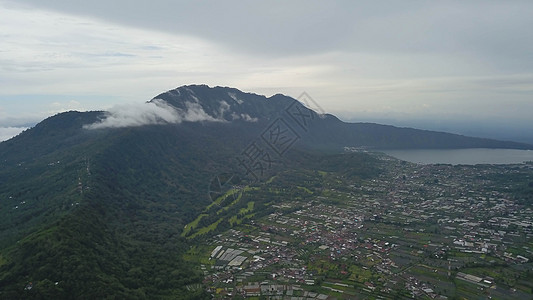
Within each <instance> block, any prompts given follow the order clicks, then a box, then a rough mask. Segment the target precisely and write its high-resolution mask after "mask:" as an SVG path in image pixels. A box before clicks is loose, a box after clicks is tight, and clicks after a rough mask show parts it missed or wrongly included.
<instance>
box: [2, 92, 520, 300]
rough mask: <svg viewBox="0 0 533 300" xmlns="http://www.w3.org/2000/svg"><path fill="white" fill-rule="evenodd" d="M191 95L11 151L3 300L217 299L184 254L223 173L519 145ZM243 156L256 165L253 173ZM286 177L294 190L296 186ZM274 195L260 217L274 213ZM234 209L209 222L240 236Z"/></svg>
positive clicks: (46, 123) (87, 121)
mask: <svg viewBox="0 0 533 300" xmlns="http://www.w3.org/2000/svg"><path fill="white" fill-rule="evenodd" d="M185 88H187V89H190V90H191V91H193V92H194V97H196V99H195V98H194V97H192V96H191V95H190V94H188V92H187V94H186V93H185V92H180V93H179V94H178V93H177V92H173V93H169V92H167V93H163V94H160V95H158V96H156V97H155V98H154V99H161V98H167V99H166V100H165V99H162V100H153V101H150V102H148V103H147V104H143V105H140V106H138V107H134V108H132V109H129V110H128V109H125V111H122V112H121V111H120V110H118V111H110V112H102V111H93V112H74V111H71V112H65V113H61V114H58V115H55V116H52V117H49V118H47V119H45V120H43V121H42V122H40V123H39V124H37V125H36V126H35V127H33V128H31V129H28V130H26V131H24V132H23V133H21V134H20V135H18V136H17V137H15V138H13V139H10V140H8V141H5V142H2V143H0V157H1V160H0V203H1V205H0V298H6V299H28V298H37V299H51V298H52V299H95V298H105V297H106V296H108V295H116V296H117V297H118V298H127V299H147V298H150V299H154V298H155V299H169V298H171V299H187V298H188V299H210V297H209V295H207V294H206V293H205V292H203V291H195V290H188V289H187V288H186V286H187V285H189V284H197V283H199V282H201V278H202V276H201V274H200V273H199V272H197V271H196V270H195V269H194V268H193V267H192V266H191V265H190V264H189V263H188V262H187V261H185V260H184V259H183V257H182V255H183V253H185V251H187V249H188V247H189V246H190V244H189V242H188V240H187V238H191V236H193V235H191V236H182V233H183V228H184V226H185V225H187V224H189V223H190V222H192V221H193V220H195V219H196V218H197V217H198V215H201V214H203V213H204V212H206V209H207V208H208V207H209V206H210V205H211V204H212V203H214V202H215V199H213V198H212V194H211V193H210V189H209V188H210V187H211V186H212V183H213V182H217V181H216V180H215V179H217V180H219V179H220V177H219V174H237V175H239V176H240V178H239V180H240V182H239V185H242V186H249V185H256V186H257V185H261V184H268V183H267V182H268V180H267V179H268V178H272V177H271V175H272V173H276V174H283V172H285V171H289V170H292V169H294V170H301V171H302V172H303V173H305V174H315V173H316V170H315V169H324V170H326V171H331V172H338V174H339V176H353V177H360V178H363V177H366V178H371V177H372V176H377V175H376V174H379V166H378V164H379V160H377V159H375V158H373V157H371V156H370V155H366V154H363V153H345V154H339V153H342V152H343V147H344V146H358V147H362V146H368V145H370V146H373V147H378V146H380V145H386V144H387V143H388V142H389V143H390V142H393V143H395V144H396V145H400V146H402V145H403V146H404V147H406V146H408V145H409V143H413V142H415V146H420V145H428V146H439V143H441V144H443V145H446V144H448V145H452V146H453V145H462V146H470V145H483V143H484V142H485V143H488V144H489V145H502V146H503V145H507V144H505V142H497V141H496V144H494V143H495V142H494V141H490V140H489V141H488V142H487V141H484V140H480V139H471V138H467V137H460V136H457V135H451V134H446V133H437V134H436V133H433V132H429V131H428V132H424V131H420V130H414V129H401V128H396V129H395V128H394V127H392V126H391V127H392V129H391V127H388V126H385V125H379V126H377V125H375V124H365V123H362V125H361V124H347V123H344V122H342V121H340V120H339V119H338V118H336V117H334V116H332V115H325V116H319V115H317V113H316V112H313V111H311V110H309V109H308V108H306V107H305V106H304V105H303V104H301V103H299V102H297V101H296V100H295V99H293V98H290V97H287V96H283V95H274V96H272V97H268V98H267V97H265V96H260V95H255V94H247V93H242V92H241V93H242V94H241V93H239V92H237V91H238V90H236V89H228V88H209V87H207V86H201V87H198V86H188V87H182V89H183V90H185ZM229 93H235V95H234V97H235V98H236V99H233V97H232V96H231V94H229ZM183 94H186V96H184V97H181V96H183ZM250 99H252V100H250ZM265 99H269V100H265ZM196 100H198V101H196ZM248 100H249V101H248ZM162 101H166V102H162ZM230 101H233V102H231V104H232V105H230ZM240 101H242V103H239V102H240ZM246 101H248V102H249V105H246ZM254 101H255V102H254ZM223 102H226V104H228V105H229V106H230V107H229V108H227V106H226V105H224V104H223ZM187 103H192V104H189V106H187ZM195 103H196V105H195ZM241 104H244V106H243V107H240V109H234V108H233V107H239V106H240V105H241ZM221 107H222V108H225V107H226V110H224V109H223V110H222V111H221V110H220V108H221ZM245 115H248V116H249V118H246V117H243V116H245ZM237 117H238V118H237ZM132 119H133V121H132ZM106 122H107V123H106ZM143 122H144V123H143ZM94 124H99V125H100V126H97V127H94V126H92V125H94ZM104 125H106V126H104ZM111 125H117V126H111ZM119 125H120V126H119ZM141 125H144V126H141ZM379 130H382V132H380V131H379ZM391 130H392V133H391ZM413 132H414V133H416V134H415V135H414V137H413V136H412V133H413ZM282 133H284V134H285V137H283V138H281V134H282ZM498 143H502V144H498ZM510 145H514V144H510ZM515 146H516V145H515ZM258 155H261V156H258ZM245 159H248V160H253V161H252V162H253V163H254V165H253V166H252V167H253V168H251V169H246V168H243V167H242V165H244V160H245ZM258 162H261V163H263V165H262V166H260V167H264V169H263V168H261V169H259V168H257V166H258V164H257V163H258ZM252 171H255V172H258V174H257V178H253V177H252V176H251V172H252ZM263 171H264V174H263ZM289 177H291V176H289ZM278 181H279V182H278ZM278 181H276V182H278V184H280V186H278V188H283V189H286V190H289V191H290V188H291V182H292V181H287V182H284V181H283V180H278ZM317 184H318V183H317ZM269 193H270V194H268V195H266V197H268V198H269V199H270V198H272V199H275V200H276V201H282V199H278V198H276V197H280V196H279V195H277V194H276V193H275V192H274V191H270V192H269ZM291 193H292V194H294V195H296V196H301V194H302V193H303V194H305V191H301V190H300V191H299V190H298V189H296V190H295V191H293V192H291ZM264 200H265V201H263V203H264V204H263V205H264V206H258V207H256V208H254V209H255V210H256V212H257V213H258V214H260V213H266V212H269V211H270V210H269V209H271V208H269V207H268V206H267V205H266V203H269V201H266V199H264ZM257 205H259V201H258V203H257ZM231 209H234V210H236V211H237V212H238V211H239V209H240V207H239V206H238V205H235V206H234V207H232V208H231ZM231 209H230V210H221V212H220V213H221V214H226V215H224V218H223V217H222V216H221V215H219V214H218V211H217V209H214V210H213V211H208V213H211V215H210V216H208V217H205V218H204V219H203V220H202V222H206V224H204V225H210V224H215V226H214V228H215V229H216V228H217V226H220V228H228V227H229V226H231V224H229V223H228V222H227V219H228V218H227V217H228V216H229V214H230V213H234V212H235V211H232V210H231ZM195 234H197V233H195ZM195 238H196V237H195ZM198 238H201V235H200V236H199V237H198Z"/></svg>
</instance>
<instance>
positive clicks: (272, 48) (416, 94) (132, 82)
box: [0, 0, 533, 130]
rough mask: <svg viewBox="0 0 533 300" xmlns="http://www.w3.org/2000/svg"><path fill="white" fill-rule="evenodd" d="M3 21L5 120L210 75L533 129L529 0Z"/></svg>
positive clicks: (56, 5)
mask: <svg viewBox="0 0 533 300" xmlns="http://www.w3.org/2000/svg"><path fill="white" fill-rule="evenodd" d="M0 15H1V17H0V43H1V44H2V45H3V46H2V47H1V49H0V126H4V127H8V126H13V125H18V124H16V123H17V122H18V123H24V122H26V121H28V120H32V119H33V120H39V119H42V118H44V117H45V116H47V115H50V114H53V113H55V112H58V111H61V110H65V109H79V110H85V109H107V108H110V107H112V106H114V105H117V104H120V105H123V104H127V103H140V102H143V101H146V100H148V99H150V98H152V97H153V96H155V95H156V94H158V93H160V92H162V91H165V90H168V89H171V88H174V87H177V86H180V85H183V84H190V83H206V84H209V85H211V86H214V85H223V86H232V87H236V88H239V89H242V90H244V91H251V92H255V93H261V94H266V95H271V94H274V93H284V94H288V95H291V96H294V97H296V96H298V95H299V94H300V93H301V92H302V91H306V92H308V93H309V94H310V95H312V96H313V98H314V99H315V100H316V101H317V102H319V103H320V105H321V106H322V107H323V108H324V109H325V110H326V111H328V112H331V113H334V114H337V115H340V116H341V117H342V118H343V119H346V120H362V121H366V120H384V121H389V122H396V123H397V124H406V125H409V124H410V123H409V121H411V120H414V121H423V120H426V121H425V122H426V123H428V122H429V123H431V121H437V120H438V121H442V122H452V121H461V122H463V123H464V122H465V121H472V122H477V123H479V124H482V123H487V122H488V121H490V120H496V121H497V123H498V124H501V126H503V127H507V128H523V129H524V130H526V129H527V130H528V129H529V128H533V118H531V117H530V116H531V113H532V112H533V97H532V96H533V29H532V28H533V18H532V17H531V16H533V1H504V0H502V1H489V0H483V1H309V0H307V1H261V2H259V1H170V0H152V1H134V0H129V1H125V0H115V1H103V0H92V1H73V0H69V1H62V0H55V1H53V0H17V1H14V0H0ZM413 124H414V123H413ZM429 125H431V124H429ZM432 129H435V128H432ZM437 129H438V128H437Z"/></svg>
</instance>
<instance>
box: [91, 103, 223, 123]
mask: <svg viewBox="0 0 533 300" xmlns="http://www.w3.org/2000/svg"><path fill="white" fill-rule="evenodd" d="M185 105H186V109H185V110H181V109H177V108H175V107H173V106H171V105H168V104H167V103H166V102H165V101H163V100H159V99H155V100H153V101H152V102H149V103H144V104H138V105H118V106H115V107H113V108H111V109H110V110H109V111H108V112H106V116H105V118H104V119H102V120H100V121H98V122H96V123H93V124H90V125H86V126H84V127H85V128H86V129H102V128H120V127H135V126H143V125H154V124H179V123H181V122H201V121H207V122H225V120H224V119H217V118H215V117H213V116H211V115H209V114H207V113H206V112H205V111H204V110H203V109H202V106H201V105H200V104H198V103H193V102H187V103H186V104H185Z"/></svg>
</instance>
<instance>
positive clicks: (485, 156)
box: [379, 148, 533, 165]
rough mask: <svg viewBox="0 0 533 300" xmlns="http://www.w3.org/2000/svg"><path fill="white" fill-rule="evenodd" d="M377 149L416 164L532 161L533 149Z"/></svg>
mask: <svg viewBox="0 0 533 300" xmlns="http://www.w3.org/2000/svg"><path fill="white" fill-rule="evenodd" d="M379 151H380V152H383V153H385V154H388V155H390V156H393V157H396V158H398V159H401V160H406V161H409V162H413V163H417V164H452V165H476V164H520V163H523V162H526V161H533V151H531V150H514V149H484V148H474V149H422V150H379Z"/></svg>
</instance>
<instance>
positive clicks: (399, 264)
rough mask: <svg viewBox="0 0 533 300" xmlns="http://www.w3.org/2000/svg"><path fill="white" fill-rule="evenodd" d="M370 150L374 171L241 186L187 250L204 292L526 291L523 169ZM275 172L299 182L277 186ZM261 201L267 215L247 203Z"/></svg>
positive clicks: (529, 234) (319, 295)
mask: <svg viewBox="0 0 533 300" xmlns="http://www.w3.org/2000/svg"><path fill="white" fill-rule="evenodd" d="M365 155H366V154H365ZM373 156H374V157H376V158H377V159H378V160H379V161H380V162H379V163H378V164H379V165H380V170H381V171H380V174H379V175H378V176H376V177H372V178H368V179H364V180H362V179H360V178H358V177H353V178H350V177H348V176H343V175H340V174H339V173H337V172H303V173H300V174H295V173H293V174H290V175H289V174H279V175H277V176H276V177H274V178H272V180H270V181H269V182H268V183H266V182H265V183H261V184H258V185H257V186H256V187H255V188H254V189H253V190H252V189H248V190H246V191H244V190H242V189H241V190H240V193H241V195H239V198H237V199H238V201H239V202H242V203H241V205H239V206H246V205H247V206H248V208H251V209H244V210H243V209H242V208H241V209H240V211H239V210H236V209H231V208H230V207H228V210H231V211H233V212H234V215H233V216H232V217H230V220H231V219H233V220H235V219H236V220H241V222H239V223H238V224H237V223H236V222H230V223H231V224H230V226H229V227H228V228H227V229H222V230H217V232H216V233H212V234H206V235H205V236H195V237H196V239H195V241H196V242H195V243H194V246H191V248H190V250H189V251H188V252H187V253H186V254H185V259H186V260H189V261H192V262H195V263H196V264H198V265H199V266H200V269H201V270H202V272H203V273H204V276H205V277H204V285H205V287H204V288H205V289H206V290H207V291H208V292H209V293H211V294H213V295H214V296H215V298H221V299H222V298H231V297H236V298H239V297H246V298H255V297H259V296H262V297H270V298H276V297H277V298H280V299H281V298H283V299H285V298H287V299H290V298H291V297H304V298H305V299H330V297H333V298H336V299H377V298H382V299H383V298H385V299H389V298H422V299H460V298H468V299H478V298H486V297H494V298H497V299H516V298H520V299H531V298H533V295H532V288H533V286H532V285H531V282H532V281H531V279H532V278H533V273H532V271H531V268H532V263H531V259H532V258H533V252H532V249H533V244H532V242H531V240H532V238H533V210H532V209H531V206H530V205H529V206H523V205H522V204H523V203H521V202H520V200H519V198H517V197H519V196H518V195H519V194H517V193H516V191H517V190H518V188H519V187H518V185H520V184H521V183H520V181H517V180H512V179H513V178H517V177H521V178H522V183H524V182H526V183H527V182H529V181H531V178H533V165H531V164H520V165H505V166H497V165H477V166H466V165H463V166H451V165H415V164H411V163H407V162H403V161H398V160H396V159H392V158H390V157H387V156H383V155H381V154H373ZM289 173H292V172H289ZM285 176H289V177H291V178H296V177H299V178H300V179H301V180H300V181H299V182H298V184H299V185H298V186H293V188H287V187H281V186H278V184H281V182H283V181H281V179H280V178H283V177H285ZM302 191H303V192H302ZM260 199H264V201H268V210H267V211H261V210H254V209H253V207H254V206H255V205H257V204H260V203H261V200H260ZM250 203H252V204H251V205H250ZM235 205H238V204H236V203H231V204H230V206H235ZM250 213H253V215H254V216H253V217H249V218H242V217H243V216H246V215H248V216H249V215H250ZM241 218H242V219H241ZM221 219H224V218H223V217H221V218H219V219H218V220H217V222H216V225H218V224H219V223H220V222H224V221H220V220H221ZM210 225H211V224H210ZM210 225H206V226H207V227H209V226H210ZM207 227H206V228H207ZM201 231H202V229H198V230H197V232H201ZM210 232H211V231H210Z"/></svg>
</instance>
